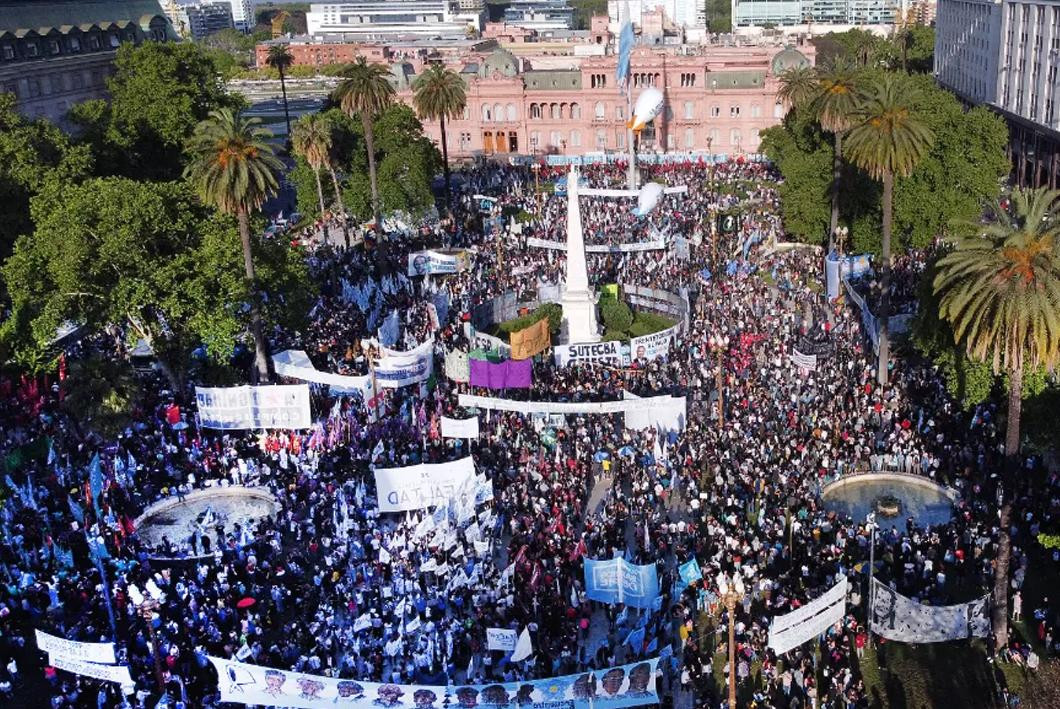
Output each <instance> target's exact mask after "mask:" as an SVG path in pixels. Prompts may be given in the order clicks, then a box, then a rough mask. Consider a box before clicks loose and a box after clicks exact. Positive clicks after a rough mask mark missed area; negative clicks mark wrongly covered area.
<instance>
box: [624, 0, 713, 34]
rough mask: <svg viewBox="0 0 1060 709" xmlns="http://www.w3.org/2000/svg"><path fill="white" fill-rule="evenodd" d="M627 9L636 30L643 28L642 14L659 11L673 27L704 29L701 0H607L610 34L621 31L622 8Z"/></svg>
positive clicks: (704, 11) (704, 5) (704, 8)
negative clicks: (625, 7) (626, 7)
mask: <svg viewBox="0 0 1060 709" xmlns="http://www.w3.org/2000/svg"><path fill="white" fill-rule="evenodd" d="M624 6H628V7H629V17H630V20H631V21H632V22H633V24H634V25H635V26H636V27H638V28H643V27H644V13H646V12H653V11H656V10H661V11H662V13H663V15H665V16H666V19H667V20H668V21H669V22H670V23H671V24H673V25H674V26H675V27H680V28H685V29H687V28H693V27H706V26H707V20H706V2H703V1H701V0H628V1H624V0H608V3H607V18H608V25H609V27H610V29H611V31H612V32H614V33H616V34H617V33H618V32H620V31H621V29H622V11H623V7H624Z"/></svg>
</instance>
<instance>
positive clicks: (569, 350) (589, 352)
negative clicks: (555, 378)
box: [552, 340, 623, 367]
mask: <svg viewBox="0 0 1060 709" xmlns="http://www.w3.org/2000/svg"><path fill="white" fill-rule="evenodd" d="M552 354H553V356H554V357H555V359H556V366H557V367H565V366H567V365H568V364H570V363H572V362H613V363H615V364H619V365H620V364H622V359H623V357H622V343H620V342H619V341H618V340H609V341H607V342H572V343H571V344H569V345H556V346H555V347H554V348H553V349H552Z"/></svg>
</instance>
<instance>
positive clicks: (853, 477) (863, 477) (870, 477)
mask: <svg viewBox="0 0 1060 709" xmlns="http://www.w3.org/2000/svg"><path fill="white" fill-rule="evenodd" d="M864 482H901V483H911V484H912V485H914V486H916V487H921V488H924V489H927V490H933V491H935V492H938V493H940V494H942V495H944V496H945V497H947V498H948V499H949V501H950V502H951V503H956V502H957V501H958V500H960V499H961V495H960V493H959V492H957V491H956V490H954V489H953V488H951V487H946V486H945V485H939V484H938V483H936V482H934V481H933V480H931V478H928V477H925V476H923V475H915V474H913V473H899V472H896V471H893V470H872V471H868V472H864V473H853V474H850V475H844V476H843V477H841V478H839V479H838V480H834V481H832V482H830V483H828V484H827V485H825V486H824V487H823V488H822V489H821V495H820V497H821V499H822V500H824V499H827V498H828V496H829V495H830V494H832V493H834V492H838V491H839V490H842V489H845V488H847V487H852V486H855V485H858V484H860V483H864Z"/></svg>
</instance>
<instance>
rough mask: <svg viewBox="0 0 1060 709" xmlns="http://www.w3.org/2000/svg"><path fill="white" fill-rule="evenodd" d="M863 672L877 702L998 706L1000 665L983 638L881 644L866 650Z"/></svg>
mask: <svg viewBox="0 0 1060 709" xmlns="http://www.w3.org/2000/svg"><path fill="white" fill-rule="evenodd" d="M881 663H882V666H881ZM861 676H862V679H863V680H864V682H865V688H866V690H867V691H868V695H869V702H870V706H872V707H881V708H890V707H903V708H904V707H908V708H909V709H924V708H927V709H931V708H932V707H953V708H954V709H956V708H957V707H961V708H962V709H963V708H964V707H968V708H969V709H975V708H976V707H984V708H986V707H994V706H996V703H995V698H996V697H997V693H998V685H997V682H996V681H995V667H994V666H993V665H992V664H990V663H989V662H987V660H986V648H985V646H984V644H983V642H982V641H981V640H976V641H973V642H971V643H968V642H964V641H962V642H952V643H934V644H931V645H917V646H913V645H908V644H906V643H896V642H887V643H883V644H879V643H877V644H876V646H875V648H866V649H865V657H864V658H862V661H861Z"/></svg>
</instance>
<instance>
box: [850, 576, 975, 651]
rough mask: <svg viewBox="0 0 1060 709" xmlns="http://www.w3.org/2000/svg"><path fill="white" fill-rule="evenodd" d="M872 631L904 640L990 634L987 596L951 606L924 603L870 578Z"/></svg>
mask: <svg viewBox="0 0 1060 709" xmlns="http://www.w3.org/2000/svg"><path fill="white" fill-rule="evenodd" d="M871 593H872V616H871V617H870V618H869V627H870V628H871V630H872V632H874V633H876V634H877V635H879V636H880V637H884V638H887V639H888V640H897V641H899V642H906V643H941V642H946V641H947V640H967V639H969V638H985V637H986V636H987V635H989V634H990V596H989V595H986V596H983V597H981V598H977V599H975V600H974V601H970V602H968V603H958V604H957V605H952V606H927V605H924V604H922V603H917V602H916V601H914V600H913V599H911V598H906V597H905V596H903V595H901V594H900V593H898V592H897V591H895V590H894V589H892V588H891V587H890V586H887V585H886V584H884V583H880V581H879V579H873V580H872V591H871Z"/></svg>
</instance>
